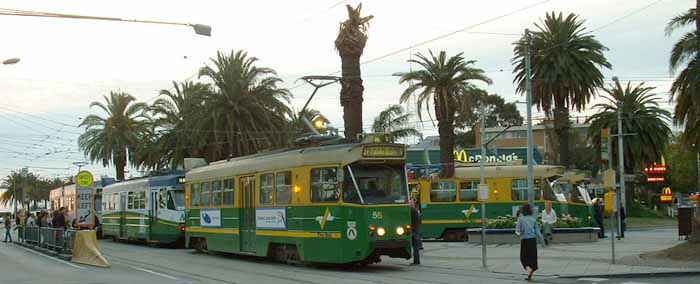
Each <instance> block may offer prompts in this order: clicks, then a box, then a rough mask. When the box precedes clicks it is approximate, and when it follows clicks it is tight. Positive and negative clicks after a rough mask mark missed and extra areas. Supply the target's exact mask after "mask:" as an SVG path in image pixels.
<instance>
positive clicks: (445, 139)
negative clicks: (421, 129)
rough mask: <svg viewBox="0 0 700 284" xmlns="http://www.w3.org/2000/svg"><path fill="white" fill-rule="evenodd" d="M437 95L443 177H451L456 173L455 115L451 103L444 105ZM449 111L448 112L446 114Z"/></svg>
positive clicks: (436, 113) (436, 110)
mask: <svg viewBox="0 0 700 284" xmlns="http://www.w3.org/2000/svg"><path fill="white" fill-rule="evenodd" d="M439 97H440V96H438V95H436V96H435V118H436V119H437V120H438V134H439V135H440V163H441V164H442V174H441V176H442V177H445V178H449V177H452V176H454V173H455V154H454V148H455V132H454V115H450V114H452V112H451V111H450V110H451V108H452V106H450V105H449V104H447V105H446V107H443V106H442V104H441V103H440V102H439V101H438V100H439ZM446 113H447V114H446Z"/></svg>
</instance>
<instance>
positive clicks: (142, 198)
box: [137, 191, 146, 209]
mask: <svg viewBox="0 0 700 284" xmlns="http://www.w3.org/2000/svg"><path fill="white" fill-rule="evenodd" d="M137 209H146V192H145V191H139V207H138V208H137Z"/></svg>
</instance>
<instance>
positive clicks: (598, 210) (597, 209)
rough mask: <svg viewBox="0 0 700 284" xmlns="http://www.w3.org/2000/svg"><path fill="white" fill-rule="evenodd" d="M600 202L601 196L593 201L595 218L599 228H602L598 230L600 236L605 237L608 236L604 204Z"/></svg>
mask: <svg viewBox="0 0 700 284" xmlns="http://www.w3.org/2000/svg"><path fill="white" fill-rule="evenodd" d="M600 203H601V202H600V198H596V200H595V202H594V203H593V210H594V214H593V219H595V222H596V224H597V225H598V228H600V231H598V238H601V239H604V238H607V237H606V236H605V226H604V225H603V205H602V204H600Z"/></svg>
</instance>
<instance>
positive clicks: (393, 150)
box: [362, 145, 404, 158]
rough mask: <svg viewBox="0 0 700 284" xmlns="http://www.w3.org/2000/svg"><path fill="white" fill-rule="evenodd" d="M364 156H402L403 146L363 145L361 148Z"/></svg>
mask: <svg viewBox="0 0 700 284" xmlns="http://www.w3.org/2000/svg"><path fill="white" fill-rule="evenodd" d="M362 156H363V157H365V158H401V157H403V156H404V147H403V146H388V145H382V146H365V147H364V148H363V149H362Z"/></svg>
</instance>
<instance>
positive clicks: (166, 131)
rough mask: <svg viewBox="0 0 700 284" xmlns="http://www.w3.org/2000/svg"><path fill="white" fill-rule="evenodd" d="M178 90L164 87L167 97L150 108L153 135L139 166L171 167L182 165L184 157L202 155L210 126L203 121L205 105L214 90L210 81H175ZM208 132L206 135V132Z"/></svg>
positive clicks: (148, 141) (146, 144) (164, 93)
mask: <svg viewBox="0 0 700 284" xmlns="http://www.w3.org/2000/svg"><path fill="white" fill-rule="evenodd" d="M172 84H173V89H174V92H171V91H170V90H165V89H164V90H161V91H160V95H161V96H163V97H161V98H159V99H157V100H156V101H155V102H153V105H151V107H150V108H149V110H150V112H151V113H152V115H153V127H154V129H153V131H151V132H150V133H151V134H153V135H151V136H150V137H148V139H145V142H144V143H142V144H141V145H143V147H142V149H141V150H139V151H137V153H139V154H140V156H141V157H140V159H139V166H141V167H145V168H148V169H152V170H158V169H160V168H163V167H166V166H168V165H169V166H170V167H172V168H175V167H178V166H181V165H182V163H183V161H184V158H186V157H197V156H199V155H201V151H200V148H203V147H204V146H206V138H207V137H208V136H207V135H206V133H201V132H200V131H198V129H204V128H206V126H205V125H202V123H201V121H202V120H201V119H200V118H201V117H202V116H204V114H205V112H202V107H203V106H204V104H205V100H204V99H205V98H206V96H208V95H209V93H210V92H211V87H210V85H208V84H203V83H193V82H189V81H188V82H183V83H180V84H178V83H176V82H173V83H172ZM202 134H205V135H202Z"/></svg>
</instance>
